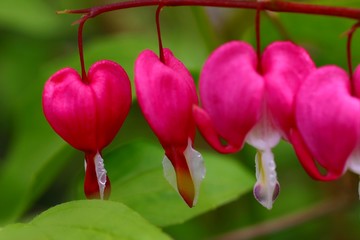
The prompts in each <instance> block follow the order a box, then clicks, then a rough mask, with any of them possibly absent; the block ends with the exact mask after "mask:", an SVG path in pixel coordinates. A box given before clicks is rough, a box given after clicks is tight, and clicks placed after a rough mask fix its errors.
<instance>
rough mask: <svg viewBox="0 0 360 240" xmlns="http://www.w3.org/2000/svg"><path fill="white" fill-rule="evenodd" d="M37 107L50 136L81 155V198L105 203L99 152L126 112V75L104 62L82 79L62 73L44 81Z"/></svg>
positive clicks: (107, 183) (128, 90)
mask: <svg viewBox="0 0 360 240" xmlns="http://www.w3.org/2000/svg"><path fill="white" fill-rule="evenodd" d="M42 102H43V110H44V114H45V117H46V119H47V120H48V122H49V123H50V125H51V127H52V128H53V129H54V130H55V132H56V133H57V134H59V135H60V136H61V137H62V138H63V139H64V140H65V141H66V142H68V143H69V144H70V145H71V146H73V147H74V148H76V149H78V150H80V151H83V152H84V153H85V169H86V172H85V182H84V191H85V195H86V196H87V197H88V198H101V199H103V198H108V197H109V194H110V181H109V179H108V177H107V175H106V170H105V168H104V162H103V159H102V156H101V151H102V149H103V148H105V147H106V146H107V145H108V144H109V143H110V142H111V141H112V140H113V138H114V137H115V135H116V133H117V132H118V131H119V129H120V127H121V125H122V124H123V122H124V120H125V118H126V116H127V114H128V112H129V110H130V105H131V87H130V81H129V78H128V76H127V74H126V72H125V71H124V70H123V68H122V67H121V66H120V65H118V64H117V63H115V62H112V61H107V60H103V61H99V62H96V63H95V64H94V65H92V66H91V68H90V69H89V73H88V76H87V77H86V79H81V77H80V75H79V74H78V73H77V72H76V71H75V70H74V69H72V68H64V69H62V70H59V71H58V72H56V73H55V74H54V75H52V76H51V77H50V78H49V80H48V81H47V82H46V84H45V88H44V92H43V99H42Z"/></svg>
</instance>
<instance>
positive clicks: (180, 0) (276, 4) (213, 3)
mask: <svg viewBox="0 0 360 240" xmlns="http://www.w3.org/2000/svg"><path fill="white" fill-rule="evenodd" d="M159 5H162V6H173V7H175V6H207V7H227V8H247V9H261V10H269V11H274V12H288V13H302V14H314V15H323V16H334V17H343V18H349V19H356V20H360V8H349V7H337V6H322V5H315V4H307V3H295V2H287V1H280V0H272V1H260V2H258V1H249V0H225V1H219V0H129V1H124V2H117V3H111V4H107V5H102V6H96V7H91V8H84V9H76V10H64V11H58V12H57V13H58V14H84V15H83V16H82V18H83V19H88V18H93V17H96V16H98V15H100V14H102V13H106V12H111V11H115V10H120V9H126V8H135V7H145V6H159Z"/></svg>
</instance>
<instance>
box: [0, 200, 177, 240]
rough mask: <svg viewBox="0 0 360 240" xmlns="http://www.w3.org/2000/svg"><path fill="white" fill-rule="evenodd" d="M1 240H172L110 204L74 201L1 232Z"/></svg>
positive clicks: (139, 217) (123, 206)
mask: <svg viewBox="0 0 360 240" xmlns="http://www.w3.org/2000/svg"><path fill="white" fill-rule="evenodd" d="M0 239H7V240H18V239H28V240H31V239H33V240H42V239H54V240H56V239H59V240H60V239H74V240H75V239H76V240H81V239H109V240H110V239H114V240H115V239H116V240H130V239H134V240H135V239H136V240H138V239H139V240H140V239H143V240H146V239H149V240H150V239H159V240H162V239H164V240H165V239H170V238H169V237H168V236H167V235H165V234H164V233H162V232H161V230H160V229H158V228H156V227H154V226H153V225H151V224H149V223H148V222H147V221H146V220H145V219H143V218H142V217H141V216H140V215H139V214H137V213H135V212H134V211H132V210H131V209H130V208H128V207H126V206H125V205H123V204H121V203H116V202H111V201H100V200H92V201H74V202H68V203H64V204H61V205H58V206H56V207H53V208H51V209H49V210H47V211H45V212H43V213H42V214H40V215H39V216H37V217H36V218H35V219H33V220H32V221H31V222H29V223H27V224H14V225H9V226H7V227H6V228H4V229H2V230H0Z"/></svg>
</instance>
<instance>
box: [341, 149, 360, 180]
mask: <svg viewBox="0 0 360 240" xmlns="http://www.w3.org/2000/svg"><path fill="white" fill-rule="evenodd" d="M346 169H349V170H351V171H352V172H354V173H356V174H358V175H360V146H357V147H356V148H355V149H354V151H353V152H352V153H351V155H350V156H349V158H348V159H347V167H346ZM346 169H345V171H346Z"/></svg>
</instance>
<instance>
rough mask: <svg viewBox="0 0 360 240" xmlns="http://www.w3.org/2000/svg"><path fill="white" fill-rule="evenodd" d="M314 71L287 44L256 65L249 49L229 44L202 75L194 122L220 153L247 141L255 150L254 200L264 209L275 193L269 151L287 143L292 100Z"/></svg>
mask: <svg viewBox="0 0 360 240" xmlns="http://www.w3.org/2000/svg"><path fill="white" fill-rule="evenodd" d="M314 69H315V66H314V63H313V62H312V60H311V58H310V57H309V55H308V54H307V52H306V51H305V50H304V49H303V48H301V47H298V46H296V45H294V44H292V43H290V42H275V43H273V44H271V45H269V46H268V47H267V48H266V49H265V51H264V53H263V55H262V57H261V62H258V58H257V55H256V53H255V51H254V50H253V48H252V47H251V46H250V45H249V44H247V43H244V42H239V41H232V42H229V43H226V44H224V45H222V46H221V47H219V48H218V49H216V50H215V51H214V52H213V53H212V54H211V56H210V57H209V58H208V60H207V61H206V63H205V65H204V67H203V69H202V72H201V76H200V98H201V103H202V107H203V109H201V108H199V107H197V106H195V107H194V116H195V120H196V123H197V125H198V126H199V129H200V131H201V133H202V134H203V136H204V137H205V139H206V140H207V141H208V142H209V144H210V145H211V146H212V147H213V148H214V149H216V150H217V151H219V152H222V153H233V152H236V151H239V150H240V149H241V148H242V147H243V145H244V142H245V141H246V142H247V143H249V144H250V145H252V146H254V147H255V148H256V149H257V150H258V153H257V154H256V157H255V161H256V177H257V182H256V184H255V186H254V196H255V198H256V199H257V200H258V201H259V202H260V203H261V204H262V205H263V206H265V207H266V208H268V209H270V208H271V207H272V204H273V201H274V200H275V199H276V197H277V195H278V193H279V183H278V181H277V174H276V171H275V162H274V156H273V153H272V151H271V149H272V148H273V147H275V146H276V145H277V144H278V142H279V141H280V139H281V137H283V138H284V139H288V136H289V132H290V129H291V128H292V127H293V126H294V125H295V121H294V96H295V94H296V93H297V91H298V88H299V86H300V85H301V83H302V81H303V80H304V79H305V78H306V77H307V75H308V74H309V73H310V72H312V71H313V70H314ZM220 139H223V140H225V141H226V145H223V144H222V142H221V140H220Z"/></svg>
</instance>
